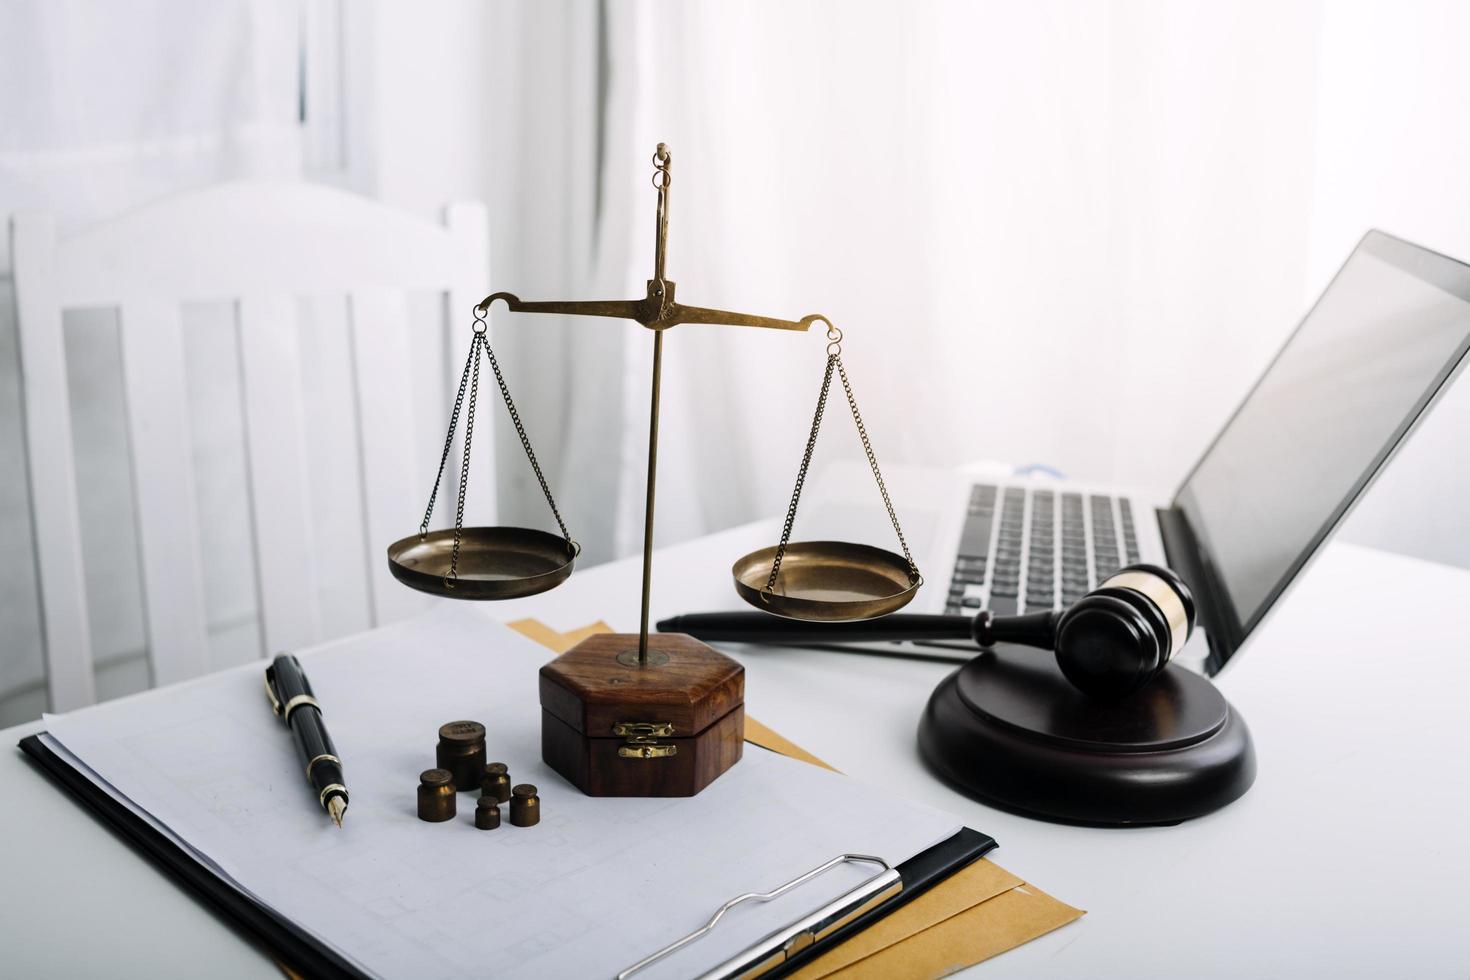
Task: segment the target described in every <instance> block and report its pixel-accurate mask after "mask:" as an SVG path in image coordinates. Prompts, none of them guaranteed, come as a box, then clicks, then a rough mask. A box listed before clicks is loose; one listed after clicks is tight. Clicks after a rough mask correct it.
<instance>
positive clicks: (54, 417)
mask: <svg viewBox="0 0 1470 980" xmlns="http://www.w3.org/2000/svg"><path fill="white" fill-rule="evenodd" d="M11 255H12V256H13V259H14V263H15V265H14V269H15V306H16V313H17V314H18V316H17V320H18V332H19V340H20V376H21V389H22V404H23V405H24V410H25V436H26V462H27V464H28V465H27V469H28V471H29V474H30V492H31V521H32V525H33V527H34V533H35V535H36V566H37V567H36V571H37V575H38V578H39V581H40V586H41V626H42V629H43V630H44V631H45V638H44V639H45V642H44V648H45V658H46V685H47V700H48V702H49V703H50V706H51V710H53V711H69V710H71V709H72V708H80V707H82V706H84V705H88V704H91V703H92V702H94V701H96V700H97V681H96V677H95V675H94V673H93V670H92V638H91V634H90V633H89V626H88V622H87V585H86V579H85V578H84V577H83V575H82V530H81V521H80V519H79V518H78V516H77V474H76V462H75V459H74V457H73V455H72V436H71V403H70V401H69V400H68V396H67V384H66V352H65V348H64V346H63V339H62V335H61V304H60V302H59V300H58V298H57V296H58V292H59V285H58V282H57V269H56V230H55V225H54V223H53V222H52V220H51V219H50V218H49V217H48V216H45V215H16V216H15V218H14V220H13V221H12V223H11Z"/></svg>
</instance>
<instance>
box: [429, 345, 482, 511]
mask: <svg viewBox="0 0 1470 980" xmlns="http://www.w3.org/2000/svg"><path fill="white" fill-rule="evenodd" d="M474 359H475V344H474V343H471V344H470V353H469V356H467V357H466V358H465V359H464V372H463V373H462V374H460V376H459V394H457V395H455V397H454V411H453V412H452V413H450V416H449V431H448V432H447V433H446V434H445V436H444V452H443V453H442V454H441V455H440V456H439V472H438V473H436V474H435V475H434V489H433V490H432V491H430V492H429V506H428V507H427V508H426V509H425V510H424V520H423V523H421V524H420V525H419V540H423V539H424V537H426V536H427V535H428V533H429V520H430V518H432V517H433V516H434V502H435V501H436V500H438V499H439V484H440V482H441V481H442V480H443V479H444V467H445V465H446V464H447V463H448V462H449V449H450V447H451V446H453V445H454V430H455V429H457V428H459V409H460V406H461V405H463V404H464V393H465V388H466V387H467V386H468V385H469V383H470V362H471V361H473V360H474Z"/></svg>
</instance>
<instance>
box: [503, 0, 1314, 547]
mask: <svg viewBox="0 0 1470 980" xmlns="http://www.w3.org/2000/svg"><path fill="white" fill-rule="evenodd" d="M597 9H598V10H599V11H600V15H599V16H596V17H594V16H592V10H593V8H591V7H589V6H587V5H583V4H562V5H557V4H540V5H537V6H536V7H535V8H534V9H529V10H528V9H527V8H525V7H522V6H519V5H514V6H509V7H501V8H497V18H498V19H497V20H496V22H495V23H493V24H492V25H491V34H492V37H493V38H494V40H493V41H492V43H491V45H490V50H492V51H493V52H494V53H495V56H496V58H497V60H499V61H501V62H502V63H501V65H500V67H499V68H497V69H496V76H495V77H496V79H497V83H498V87H500V88H501V89H502V90H503V91H504V93H505V99H506V101H505V102H504V103H503V104H501V106H500V108H499V109H498V110H492V113H491V124H490V129H491V131H492V132H493V134H494V139H493V142H492V145H491V147H490V149H489V152H490V154H491V158H492V160H494V161H496V164H495V166H494V167H493V170H492V179H491V193H492V195H496V194H499V195H503V196H502V197H500V198H499V200H498V202H497V203H498V206H493V207H492V216H493V217H492V224H493V230H492V235H494V236H496V237H497V240H498V246H497V250H496V258H497V261H496V262H495V263H494V272H493V279H494V287H495V288H497V289H509V290H512V291H515V292H517V293H518V294H519V295H521V296H522V297H523V298H530V297H546V298H550V297H580V298H593V297H604V296H640V295H642V293H643V290H644V281H645V280H646V279H647V278H648V277H649V276H650V275H651V270H652V247H653V243H652V237H653V213H652V208H653V191H652V189H651V188H650V185H649V176H650V174H651V167H650V164H649V157H650V155H651V153H652V151H653V148H654V146H655V145H656V144H657V143H658V142H660V141H666V142H667V143H668V144H669V146H670V147H671V148H672V150H673V154H674V177H673V203H672V210H671V223H670V246H669V247H670V251H669V259H668V275H669V277H670V278H671V279H673V280H674V281H675V282H676V283H677V284H678V290H679V292H678V295H679V298H680V299H681V300H682V301H684V302H688V303H697V304H700V305H709V306H716V307H721V308H726V309H739V310H747V311H751V312H757V313H765V314H770V315H776V316H781V317H790V318H796V317H800V316H802V315H804V314H808V313H818V312H820V313H824V314H826V315H828V316H829V317H831V318H832V320H833V321H834V322H836V323H837V324H838V325H839V326H841V327H842V329H843V330H844V331H845V333H846V337H847V340H846V342H845V345H844V359H845V361H846V363H847V365H848V369H849V372H850V374H851V377H852V381H853V385H854V388H855V390H856V393H857V396H858V399H859V402H860V404H861V405H862V406H863V409H864V415H865V419H866V421H867V424H868V427H869V430H870V432H871V434H872V436H873V441H874V445H875V448H876V449H877V451H878V455H879V458H880V459H881V460H882V461H884V462H887V463H890V464H892V465H896V464H899V463H921V464H922V463H927V464H940V465H947V464H952V463H954V462H956V461H960V460H964V459H973V458H987V457H988V458H1005V459H1011V460H1014V461H1017V462H1031V461H1038V460H1037V456H1038V455H1040V456H1041V457H1042V458H1041V459H1040V460H1039V461H1043V462H1048V463H1051V464H1053V465H1055V466H1057V467H1059V468H1061V469H1063V470H1065V471H1067V472H1068V473H1069V474H1070V475H1073V476H1078V477H1086V478H1094V479H1115V478H1118V477H1126V478H1128V479H1130V480H1132V481H1134V482H1136V483H1141V484H1145V485H1153V486H1158V487H1164V486H1167V485H1168V484H1170V483H1171V482H1172V481H1173V480H1175V479H1177V478H1178V477H1179V476H1180V475H1181V474H1182V471H1183V469H1184V467H1185V466H1186V465H1187V464H1188V463H1189V462H1190V461H1191V457H1192V454H1193V453H1194V452H1196V451H1197V450H1198V447H1200V446H1201V445H1202V444H1203V442H1204V440H1205V439H1206V438H1207V437H1208V435H1209V434H1210V431H1211V429H1212V428H1213V426H1215V425H1216V424H1217V423H1218V421H1219V420H1220V419H1221V417H1222V416H1223V413H1225V412H1226V411H1227V410H1228V408H1229V407H1230V406H1231V404H1232V403H1233V402H1234V401H1235V400H1236V399H1237V398H1238V396H1239V393H1240V392H1241V391H1242V390H1243V389H1244V387H1245V386H1246V385H1247V384H1248V383H1249V381H1250V379H1251V377H1252V376H1253V374H1254V373H1255V372H1256V371H1257V370H1258V369H1259V366H1260V364H1261V363H1262V362H1263V360H1264V358H1265V357H1266V356H1267V355H1268V353H1269V351H1271V350H1272V349H1273V348H1274V346H1275V345H1276V344H1277V343H1278V342H1279V339H1280V338H1281V337H1282V336H1283V335H1284V333H1285V331H1286V330H1288V329H1289V328H1290V326H1291V324H1292V322H1293V320H1294V318H1295V317H1296V316H1297V315H1298V313H1299V312H1300V309H1301V303H1302V299H1303V288H1302V285H1303V277H1304V269H1305V265H1306V259H1307V256H1306V246H1307V237H1308V222H1309V218H1310V199H1311V195H1310V193H1309V192H1310V178H1311V167H1310V163H1311V158H1312V118H1313V107H1314V98H1315V88H1314V73H1315V70H1316V63H1315V57H1316V43H1317V29H1318V18H1319V10H1318V7H1317V6H1316V5H1315V4H1310V3H1308V4H1297V5H1281V4H1274V3H1270V4H1268V3H1253V4H1232V5H1226V6H1223V7H1208V6H1202V5H1187V6H1186V5H1175V4H1166V3H1158V4H1134V3H1118V4H1077V3H1070V2H1047V3H1019V2H988V3H979V4H970V3H923V4H901V5H900V4H893V3H888V2H879V0H861V2H854V3H844V4H841V5H840V6H837V5H833V4H831V3H825V2H796V3H783V4H779V5H775V4H719V3H697V4H680V5H664V4H656V3H643V2H635V3H615V4H613V3H609V4H603V5H602V6H601V7H600V8H597ZM495 87H497V86H492V88H495ZM542 320H544V318H539V317H529V316H523V317H512V316H506V317H504V318H503V319H499V320H497V324H496V336H497V337H498V338H500V339H499V340H498V343H499V344H501V345H502V346H503V347H504V348H505V349H507V350H509V351H511V352H512V357H511V363H513V364H514V365H515V367H516V369H517V371H519V372H521V373H522V375H523V378H524V379H525V380H518V381H517V382H516V383H517V385H518V389H521V388H523V389H526V390H527V391H528V392H529V393H528V394H527V395H525V396H523V397H522V400H523V406H524V407H525V410H526V414H527V416H528V417H529V418H531V419H534V420H535V425H536V426H537V429H538V432H537V435H538V436H539V437H540V438H541V439H542V440H544V441H545V443H546V445H547V446H548V448H547V449H546V450H544V451H543V458H544V457H545V456H546V455H548V454H549V455H551V456H552V458H553V459H559V465H557V466H556V467H555V469H556V477H557V479H558V481H559V483H560V484H562V485H563V487H564V489H562V491H561V492H562V493H563V494H564V495H565V496H566V497H567V498H568V500H569V503H570V508H569V509H570V511H571V514H572V516H573V517H574V518H575V522H576V523H577V524H579V525H581V526H582V527H586V528H588V529H590V530H589V531H588V532H580V531H579V532H578V533H586V534H587V535H588V536H589V537H591V538H592V547H591V548H590V551H591V555H592V557H594V558H603V557H609V556H611V555H620V554H627V553H630V552H632V551H634V550H636V548H637V546H638V543H639V539H640V536H641V530H642V494H643V470H642V460H643V454H644V451H645V448H646V438H647V436H646V428H647V426H646V416H647V392H648V367H649V343H650V341H649V337H648V335H647V332H646V331H643V330H642V329H641V328H639V327H637V326H625V325H618V324H616V323H614V322H609V321H597V320H582V321H580V322H576V323H565V324H557V325H555V326H552V325H549V324H547V323H544V322H541V321H542ZM823 345H824V341H823V340H822V339H821V338H820V337H819V336H817V335H806V336H802V335H790V334H784V333H778V332H775V331H760V330H749V329H741V328H734V327H704V326H681V327H678V328H675V329H674V330H672V331H670V333H669V335H668V338H667V341H666V353H665V376H664V396H663V397H664V402H663V415H662V430H661V445H660V457H659V458H660V472H659V507H658V529H659V539H660V540H662V541H671V540H677V539H682V538H687V537H690V536H693V535H696V534H699V533H703V532H707V531H709V530H712V529H715V528H720V527H725V526H729V525H731V524H734V523H738V522H740V521H744V520H748V519H752V518H754V517H757V516H760V515H764V514H770V513H774V512H777V511H778V510H780V509H781V508H782V506H783V505H784V503H785V501H786V498H787V496H788V495H789V493H790V487H791V483H792V480H793V478H794V476H795V472H796V467H797V463H798V461H799V459H800V454H801V449H802V445H803V443H804V440H805V437H806V432H807V427H808V426H809V424H810V419H811V412H812V408H813V405H814V402H815V398H816V389H817V386H818V383H819V381H820V375H821V370H822V361H823ZM1206 362H1208V365H1209V369H1208V370H1201V369H1200V366H1201V365H1202V364H1203V363H1206ZM540 430H544V433H543V432H542V431H540ZM505 451H506V453H508V454H509V456H507V457H503V458H502V465H503V466H504V467H505V472H506V473H508V474H514V473H516V472H517V467H519V468H520V470H521V471H524V469H525V467H524V463H523V462H518V461H517V460H516V459H514V458H513V457H515V456H516V455H517V454H518V452H519V450H518V447H515V446H513V445H512V446H507V448H506V450H505ZM860 453H861V448H860V446H859V444H858V440H857V439H856V437H855V435H854V434H853V428H852V425H851V422H850V420H849V419H848V418H847V417H846V414H845V412H844V411H833V412H831V413H829V415H828V417H827V420H826V422H825V424H824V434H823V437H822V440H821V442H820V443H819V448H818V454H817V460H816V463H815V464H814V465H816V466H820V465H822V463H823V462H825V461H828V460H831V459H834V458H839V457H856V456H860ZM512 479H513V480H516V481H517V482H515V483H514V484H513V485H512V486H511V487H510V488H509V494H508V497H509V499H510V500H512V501H517V500H519V501H520V503H519V504H517V505H516V506H518V507H523V508H525V509H523V510H521V511H520V514H521V516H523V517H524V518H526V519H532V518H534V517H535V516H536V508H537V507H538V506H539V505H538V504H537V503H536V502H535V500H534V497H535V494H534V493H527V490H528V489H532V490H533V489H534V485H531V486H530V487H529V488H528V485H527V482H526V481H525V480H524V479H521V478H516V477H514V476H512ZM900 505H901V501H900ZM574 530H575V529H574ZM609 530H611V531H613V532H614V533H613V534H612V536H611V537H610V538H609V537H608V531H609ZM873 533H874V534H875V535H879V536H881V535H884V534H885V531H884V522H883V520H882V515H881V508H880V507H879V502H878V500H877V495H876V491H875V493H874V524H873ZM883 540H886V538H885V539H883Z"/></svg>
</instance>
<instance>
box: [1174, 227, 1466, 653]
mask: <svg viewBox="0 0 1470 980" xmlns="http://www.w3.org/2000/svg"><path fill="white" fill-rule="evenodd" d="M1467 349H1470V267H1467V266H1465V265H1463V264H1461V263H1459V262H1456V261H1454V260H1452V259H1448V258H1445V257H1444V256H1442V255H1437V254H1435V253H1433V252H1429V251H1427V250H1425V249H1422V248H1419V247H1417V246H1414V245H1410V244H1408V243H1407V242H1403V241H1400V240H1399V239H1396V238H1393V237H1391V236H1389V235H1385V234H1383V233H1382V232H1376V231H1375V232H1369V233H1368V234H1367V235H1366V236H1365V237H1364V238H1363V240H1362V241H1361V242H1360V243H1359V244H1358V247H1357V248H1356V249H1355V250H1354V251H1353V254H1352V255H1351V256H1350V257H1349V258H1348V260H1347V263H1346V264H1345V265H1344V266H1343V267H1342V269H1341V270H1340V271H1339V272H1338V274H1337V276H1336V277H1335V278H1334V279H1333V280H1332V283H1331V284H1330V285H1329V286H1328V287H1327V291H1326V292H1325V293H1323V294H1322V297H1321V299H1319V300H1318V301H1317V305H1316V306H1314V307H1313V308H1312V310H1311V312H1309V313H1308V314H1307V317H1306V319H1305V320H1303V321H1302V323H1301V325H1300V326H1299V327H1298V328H1297V329H1296V332H1295V333H1293V334H1292V336H1291V339H1290V340H1288V341H1287V343H1286V346H1285V347H1284V348H1283V349H1282V350H1281V352H1280V353H1279V354H1277V356H1276V359H1275V360H1274V361H1273V362H1272V363H1271V366H1270V367H1269V368H1267V369H1266V373H1265V375H1264V376H1263V377H1262V378H1261V379H1260V381H1258V382H1257V383H1256V387H1255V389H1254V390H1253V391H1252V392H1251V394H1250V396H1249V397H1248V398H1246V400H1245V401H1244V402H1243V403H1242V404H1241V406H1240V408H1239V409H1237V410H1236V413H1235V416H1234V417H1233V418H1231V419H1230V421H1229V422H1228V423H1227V424H1226V426H1225V429H1224V431H1223V432H1221V433H1220V435H1219V436H1218V437H1217V438H1216V440H1215V443H1214V444H1213V445H1212V446H1211V447H1210V448H1209V450H1207V451H1206V453H1205V455H1204V458H1203V459H1201V460H1200V462H1199V463H1198V465H1197V466H1196V467H1195V469H1194V472H1193V473H1191V474H1190V475H1189V477H1188V478H1187V479H1186V480H1185V483H1184V486H1183V487H1182V488H1181V489H1180V491H1179V493H1178V495H1177V496H1176V497H1175V500H1174V505H1175V507H1176V508H1178V509H1179V511H1181V512H1182V513H1183V516H1184V517H1185V519H1186V520H1187V522H1188V523H1189V526H1190V530H1191V531H1192V532H1193V533H1194V536H1195V538H1196V541H1197V544H1198V545H1199V550H1200V553H1201V558H1202V560H1203V563H1204V565H1205V576H1206V578H1208V579H1209V580H1210V582H1209V586H1210V587H1211V589H1210V591H1211V592H1212V594H1213V595H1214V597H1215V598H1216V599H1217V600H1218V601H1219V603H1220V604H1221V605H1224V606H1225V607H1226V608H1225V609H1224V610H1221V611H1222V612H1224V613H1225V614H1226V616H1227V618H1228V619H1232V620H1233V623H1230V625H1231V626H1232V627H1234V629H1233V630H1232V632H1234V633H1235V634H1236V635H1235V637H1233V638H1230V640H1231V641H1232V645H1234V644H1238V643H1239V641H1240V640H1242V639H1244V637H1245V634H1247V633H1249V632H1250V630H1251V629H1252V628H1254V627H1255V625H1256V623H1257V622H1259V621H1260V619H1261V617H1262V616H1263V615H1264V614H1265V612H1266V610H1267V609H1269V608H1270V606H1271V603H1272V602H1274V601H1275V599H1276V597H1277V596H1278V595H1280V594H1281V592H1282V591H1283V590H1284V589H1285V588H1286V586H1287V584H1288V583H1289V582H1290V581H1291V579H1292V577H1293V576H1295V575H1296V573H1297V571H1298V570H1299V569H1300V568H1301V567H1302V565H1303V564H1305V562H1306V561H1307V559H1308V558H1310V557H1311V554H1312V552H1313V551H1315V550H1316V547H1317V546H1318V545H1319V544H1320V543H1321V542H1322V540H1323V539H1324V538H1325V537H1326V536H1327V534H1328V533H1329V532H1330V531H1331V530H1332V528H1333V527H1334V526H1335V525H1336V524H1337V522H1338V521H1339V520H1341V518H1342V516H1343V515H1344V514H1345V513H1346V512H1347V510H1348V508H1349V507H1350V506H1351V505H1352V503H1353V501H1354V499H1355V498H1356V497H1357V495H1358V494H1359V493H1360V492H1361V491H1362V489H1363V488H1364V487H1365V486H1366V485H1367V483H1368V482H1369V481H1370V480H1371V479H1372V477H1373V475H1374V474H1375V473H1376V472H1377V470H1378V468H1379V467H1380V466H1381V465H1382V464H1383V462H1384V461H1385V460H1386V459H1387V458H1388V456H1389V455H1390V454H1391V453H1392V451H1393V449H1394V448H1395V446H1396V445H1397V444H1398V442H1399V440H1400V439H1401V438H1402V437H1403V435H1404V433H1405V432H1407V431H1408V429H1409V428H1410V426H1412V425H1413V423H1414V421H1415V420H1416V419H1417V418H1418V416H1419V415H1420V413H1421V412H1422V411H1423V410H1424V408H1425V407H1426V406H1427V405H1428V404H1429V402H1430V400H1431V399H1432V398H1433V397H1434V395H1435V394H1436V393H1437V391H1438V390H1439V389H1440V387H1441V386H1442V385H1443V384H1444V383H1445V382H1446V381H1447V380H1448V379H1449V378H1450V376H1451V375H1452V374H1453V372H1454V371H1455V369H1456V367H1457V365H1458V364H1459V362H1460V361H1461V360H1462V359H1463V358H1464V357H1465V354H1466V351H1467ZM1232 614H1233V615H1232Z"/></svg>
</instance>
